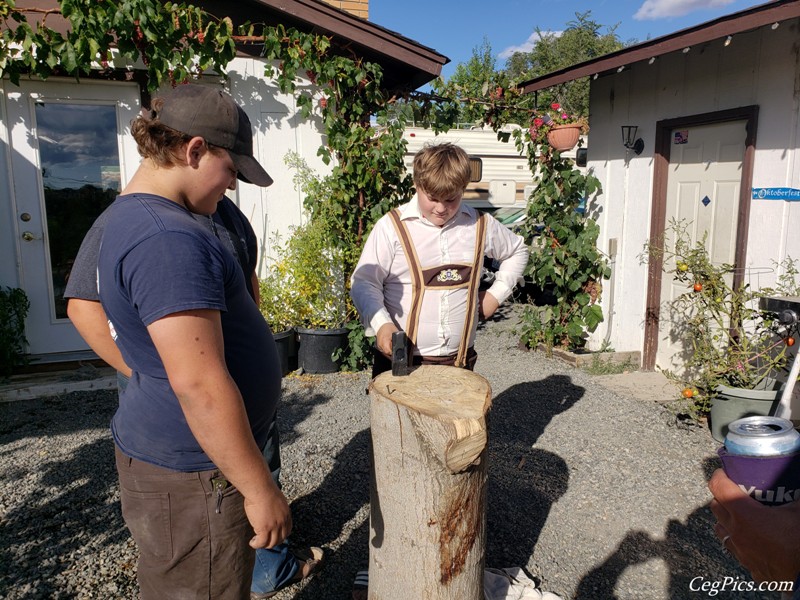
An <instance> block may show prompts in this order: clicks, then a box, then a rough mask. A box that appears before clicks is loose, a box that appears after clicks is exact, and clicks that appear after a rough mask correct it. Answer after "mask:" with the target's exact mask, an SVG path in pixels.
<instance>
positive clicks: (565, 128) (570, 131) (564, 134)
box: [547, 123, 581, 152]
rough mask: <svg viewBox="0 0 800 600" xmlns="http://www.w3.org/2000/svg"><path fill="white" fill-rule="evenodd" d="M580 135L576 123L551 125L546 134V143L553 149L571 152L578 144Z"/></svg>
mask: <svg viewBox="0 0 800 600" xmlns="http://www.w3.org/2000/svg"><path fill="white" fill-rule="evenodd" d="M580 135H581V126H580V125H579V124H577V123H567V124H566V125H553V126H552V127H551V128H550V130H549V131H548V132H547V143H548V144H550V146H551V147H552V148H553V150H558V151H559V152H563V151H564V150H572V148H574V147H575V145H576V144H577V143H578V138H579V137H580Z"/></svg>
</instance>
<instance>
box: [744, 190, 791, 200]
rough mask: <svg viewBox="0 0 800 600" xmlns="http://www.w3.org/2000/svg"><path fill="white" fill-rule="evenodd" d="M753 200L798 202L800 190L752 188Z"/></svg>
mask: <svg viewBox="0 0 800 600" xmlns="http://www.w3.org/2000/svg"><path fill="white" fill-rule="evenodd" d="M753 200H785V201H786V202H800V190H798V189H795V188H753Z"/></svg>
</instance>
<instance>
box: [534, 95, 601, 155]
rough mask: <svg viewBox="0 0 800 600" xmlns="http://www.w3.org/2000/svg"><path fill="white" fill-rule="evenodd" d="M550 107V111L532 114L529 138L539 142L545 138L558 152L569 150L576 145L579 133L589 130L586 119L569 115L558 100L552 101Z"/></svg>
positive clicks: (542, 141)
mask: <svg viewBox="0 0 800 600" xmlns="http://www.w3.org/2000/svg"><path fill="white" fill-rule="evenodd" d="M550 109H551V112H545V113H542V114H541V115H537V116H534V118H533V123H532V125H531V127H530V134H531V138H532V139H533V140H534V141H535V142H537V143H539V144H542V143H544V141H545V140H546V141H547V144H548V145H549V146H550V147H551V148H553V150H558V151H559V152H563V151H565V150H571V149H572V148H574V147H575V146H576V145H577V143H578V140H579V139H580V136H581V134H582V133H583V134H586V133H587V132H588V130H589V127H588V123H587V122H586V119H585V118H584V117H580V116H577V115H570V114H569V113H567V111H566V110H564V108H563V107H562V106H561V105H560V104H559V103H558V102H553V103H552V104H551V105H550Z"/></svg>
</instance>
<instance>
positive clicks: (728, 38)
mask: <svg viewBox="0 0 800 600" xmlns="http://www.w3.org/2000/svg"><path fill="white" fill-rule="evenodd" d="M732 41H733V36H732V35H729V36H728V37H726V38H725V43H724V44H723V45H724V46H725V47H728V46H730V45H731V42H732Z"/></svg>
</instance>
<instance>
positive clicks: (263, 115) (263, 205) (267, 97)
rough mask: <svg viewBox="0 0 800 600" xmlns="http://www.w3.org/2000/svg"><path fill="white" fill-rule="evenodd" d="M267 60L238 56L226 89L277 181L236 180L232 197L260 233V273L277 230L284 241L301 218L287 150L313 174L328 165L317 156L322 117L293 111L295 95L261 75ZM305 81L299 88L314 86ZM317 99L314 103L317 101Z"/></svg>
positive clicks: (300, 203)
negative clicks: (268, 183)
mask: <svg viewBox="0 0 800 600" xmlns="http://www.w3.org/2000/svg"><path fill="white" fill-rule="evenodd" d="M264 64H265V61H262V60H258V59H251V58H236V59H235V60H234V61H233V62H232V63H231V64H230V65H229V66H228V74H229V76H230V83H229V86H230V87H229V90H230V92H231V94H232V95H233V97H234V98H235V99H236V101H237V102H239V104H240V105H241V106H242V107H243V108H244V110H245V112H246V113H247V116H248V117H249V118H250V122H251V123H252V124H253V127H254V129H255V131H256V138H255V140H254V151H255V152H256V153H257V154H258V158H259V161H260V162H261V164H262V165H264V168H265V169H266V170H267V172H268V173H269V174H270V176H272V178H273V180H274V181H275V182H274V183H273V184H272V185H271V186H270V187H268V188H259V187H257V186H254V185H250V184H242V183H240V184H239V186H238V188H237V193H236V201H237V203H238V205H239V208H241V210H242V212H244V214H245V215H247V217H248V219H249V220H250V223H251V224H252V225H253V229H254V230H255V231H256V234H257V236H258V237H259V253H260V256H261V260H260V261H259V266H258V269H259V272H260V273H261V274H263V273H264V272H265V271H264V269H265V268H267V266H268V263H269V261H270V258H271V257H273V256H274V252H273V248H272V242H273V241H274V240H275V236H276V234H277V235H278V236H279V237H280V238H281V239H282V240H286V238H287V237H288V236H289V234H290V232H291V228H292V227H293V226H296V225H299V224H300V223H301V222H302V220H303V196H302V194H301V192H300V191H299V190H297V189H296V188H295V185H294V182H293V179H294V175H295V171H294V170H292V169H290V168H289V167H288V166H287V165H286V162H285V158H286V154H287V153H288V152H297V153H298V154H300V156H302V157H303V158H304V159H305V161H306V162H307V163H308V166H309V167H310V168H311V169H313V170H314V171H315V172H316V173H318V174H320V175H324V174H326V173H329V172H330V167H329V166H327V165H325V164H324V163H323V162H322V159H321V158H319V157H318V156H317V150H318V148H319V147H320V145H321V144H322V143H323V135H322V133H321V131H322V120H321V118H320V117H319V115H318V114H317V115H315V116H314V117H312V118H311V119H309V120H305V121H304V120H302V119H301V118H300V117H299V116H298V114H297V105H296V103H295V96H294V95H291V94H283V93H281V92H280V90H279V89H278V88H277V86H276V85H275V84H274V83H272V82H271V81H269V80H266V79H265V78H264ZM313 89H314V88H313V87H312V86H311V85H310V83H309V82H308V81H303V82H302V83H301V84H300V86H299V87H298V92H299V91H300V90H302V91H304V92H306V91H309V90H312V91H313ZM315 104H316V103H315Z"/></svg>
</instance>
